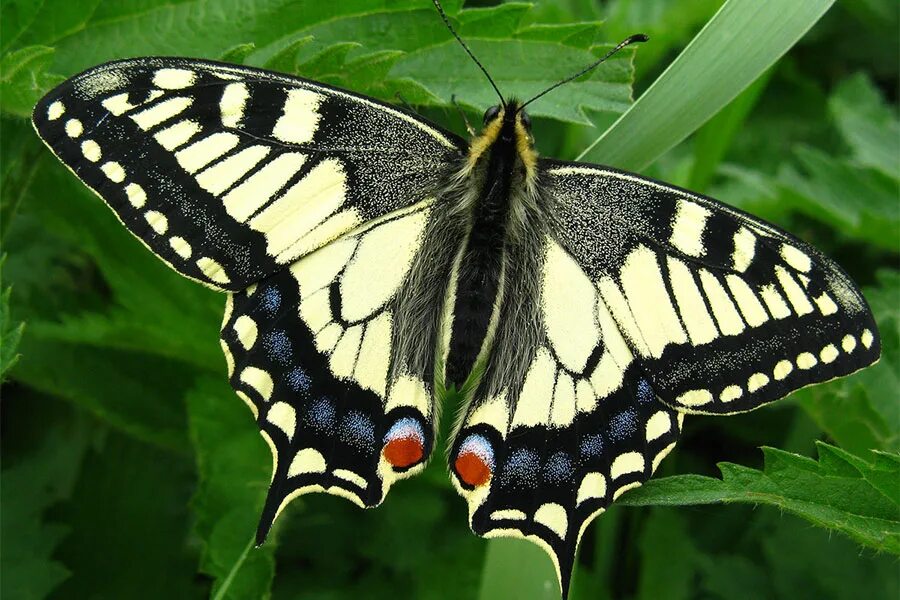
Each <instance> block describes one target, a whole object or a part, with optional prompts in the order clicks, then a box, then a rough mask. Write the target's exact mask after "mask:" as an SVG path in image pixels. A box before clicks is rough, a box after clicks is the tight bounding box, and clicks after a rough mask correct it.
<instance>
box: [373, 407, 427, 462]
mask: <svg viewBox="0 0 900 600" xmlns="http://www.w3.org/2000/svg"><path fill="white" fill-rule="evenodd" d="M382 453H383V454H384V458H385V460H387V461H388V462H389V463H390V464H391V466H393V467H394V468H395V469H405V468H407V467H411V466H413V465H414V464H416V463H418V462H420V461H422V459H424V458H425V436H424V435H423V433H422V425H421V424H419V422H418V421H417V420H416V419H413V418H411V417H404V418H402V419H400V420H398V421H397V422H396V423H394V424H393V425H392V426H391V428H390V429H389V430H388V432H387V434H386V435H385V436H384V448H383V449H382Z"/></svg>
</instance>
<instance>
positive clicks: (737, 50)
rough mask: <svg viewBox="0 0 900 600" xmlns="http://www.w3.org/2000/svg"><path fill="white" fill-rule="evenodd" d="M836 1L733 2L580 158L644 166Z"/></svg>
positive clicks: (766, 64) (727, 98) (741, 86)
mask: <svg viewBox="0 0 900 600" xmlns="http://www.w3.org/2000/svg"><path fill="white" fill-rule="evenodd" d="M832 4H834V0H804V1H803V2H759V1H758V0H728V1H727V2H726V3H725V4H724V5H723V6H722V8H721V9H719V12H717V13H716V14H715V15H714V16H713V18H712V19H710V21H709V23H707V24H706V26H705V27H704V28H703V29H702V30H701V31H700V33H698V34H697V36H696V37H695V38H694V39H693V40H692V41H691V43H690V44H688V46H687V48H685V49H684V51H683V52H682V53H681V55H679V56H678V58H677V59H675V62H673V63H672V64H671V65H669V68H668V69H666V71H665V72H664V73H663V74H662V75H660V76H659V78H658V79H657V80H656V81H655V82H654V83H653V85H651V86H650V87H649V88H648V89H647V91H646V92H644V94H643V95H642V96H641V97H640V98H639V99H638V100H637V101H636V102H635V103H634V104H632V105H631V107H630V108H629V109H628V110H627V111H626V112H625V113H624V114H623V115H622V116H621V117H620V118H619V119H618V120H617V121H616V122H615V123H613V125H612V126H611V127H610V128H609V129H607V130H606V132H604V133H603V135H601V136H600V137H599V138H597V140H596V141H595V142H594V143H593V144H591V145H590V146H589V147H588V148H587V149H586V150H585V151H584V152H582V153H581V155H580V156H579V157H578V160H584V161H588V162H597V163H603V164H607V165H612V166H615V167H619V168H622V169H630V170H633V171H639V170H641V169H643V168H644V167H646V166H647V165H649V164H650V163H652V162H653V161H654V160H655V159H656V158H657V157H659V156H660V155H661V154H663V153H664V152H665V151H666V150H668V149H669V148H671V147H672V146H674V145H675V144H677V143H678V142H680V141H681V140H683V139H684V138H686V137H687V136H688V135H690V134H691V133H693V132H694V131H695V130H696V129H697V128H698V127H700V126H701V125H702V124H703V123H705V122H706V121H707V120H709V119H710V118H711V117H712V116H713V115H715V114H716V113H717V112H719V110H721V108H722V107H723V106H725V105H726V104H728V103H729V102H731V100H733V99H734V98H735V97H736V96H737V95H738V94H740V93H741V92H742V91H743V90H744V88H746V87H747V86H748V85H750V84H751V83H753V81H755V80H756V78H757V77H759V76H760V75H761V74H762V73H763V72H764V71H765V70H766V69H768V68H769V67H770V66H771V65H772V64H774V63H775V62H776V61H777V60H778V59H779V58H780V57H781V56H782V55H783V54H784V53H785V52H787V51H788V49H789V48H790V47H791V46H793V45H794V43H796V42H797V40H798V39H800V38H801V37H802V36H803V34H804V33H806V32H807V31H808V30H809V29H810V27H812V26H813V24H815V23H816V21H818V20H819V18H820V17H821V16H822V15H823V14H824V13H825V11H827V10H828V8H829V7H830V6H831V5H832ZM651 43H652V42H651Z"/></svg>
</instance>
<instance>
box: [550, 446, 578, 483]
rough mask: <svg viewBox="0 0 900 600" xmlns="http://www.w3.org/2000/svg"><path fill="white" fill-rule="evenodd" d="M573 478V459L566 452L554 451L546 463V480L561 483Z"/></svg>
mask: <svg viewBox="0 0 900 600" xmlns="http://www.w3.org/2000/svg"><path fill="white" fill-rule="evenodd" d="M571 478H572V461H571V460H570V459H569V455H568V454H566V453H565V452H554V453H553V454H552V455H551V456H550V458H549V459H547V464H545V465H544V481H547V482H550V483H560V482H563V481H565V480H567V479H571Z"/></svg>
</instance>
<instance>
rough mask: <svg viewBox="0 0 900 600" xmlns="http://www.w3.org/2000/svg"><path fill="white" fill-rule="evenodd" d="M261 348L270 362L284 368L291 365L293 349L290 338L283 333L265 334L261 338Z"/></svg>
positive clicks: (279, 331)
mask: <svg viewBox="0 0 900 600" xmlns="http://www.w3.org/2000/svg"><path fill="white" fill-rule="evenodd" d="M263 348H264V349H265V351H266V355H267V356H268V357H269V359H270V360H271V361H273V362H276V363H278V364H280V365H284V366H287V365H289V364H290V363H291V357H292V356H293V351H294V349H293V346H292V345H291V340H290V338H289V337H288V335H287V333H285V332H284V331H281V330H276V331H270V332H269V333H267V334H266V336H265V338H263Z"/></svg>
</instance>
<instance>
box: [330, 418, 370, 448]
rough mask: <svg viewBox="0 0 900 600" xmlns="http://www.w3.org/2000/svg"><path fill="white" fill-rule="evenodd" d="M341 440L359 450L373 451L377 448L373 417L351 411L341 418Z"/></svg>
mask: <svg viewBox="0 0 900 600" xmlns="http://www.w3.org/2000/svg"><path fill="white" fill-rule="evenodd" d="M338 436H339V437H340V438H341V441H343V442H345V443H347V444H349V445H350V446H353V447H355V448H357V449H358V450H362V451H368V452H371V451H373V450H376V448H375V426H374V425H373V424H372V419H370V418H369V417H367V416H366V415H364V414H362V413H361V412H357V411H351V412H348V413H347V414H346V415H344V418H343V419H341V426H340V429H339V430H338Z"/></svg>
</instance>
